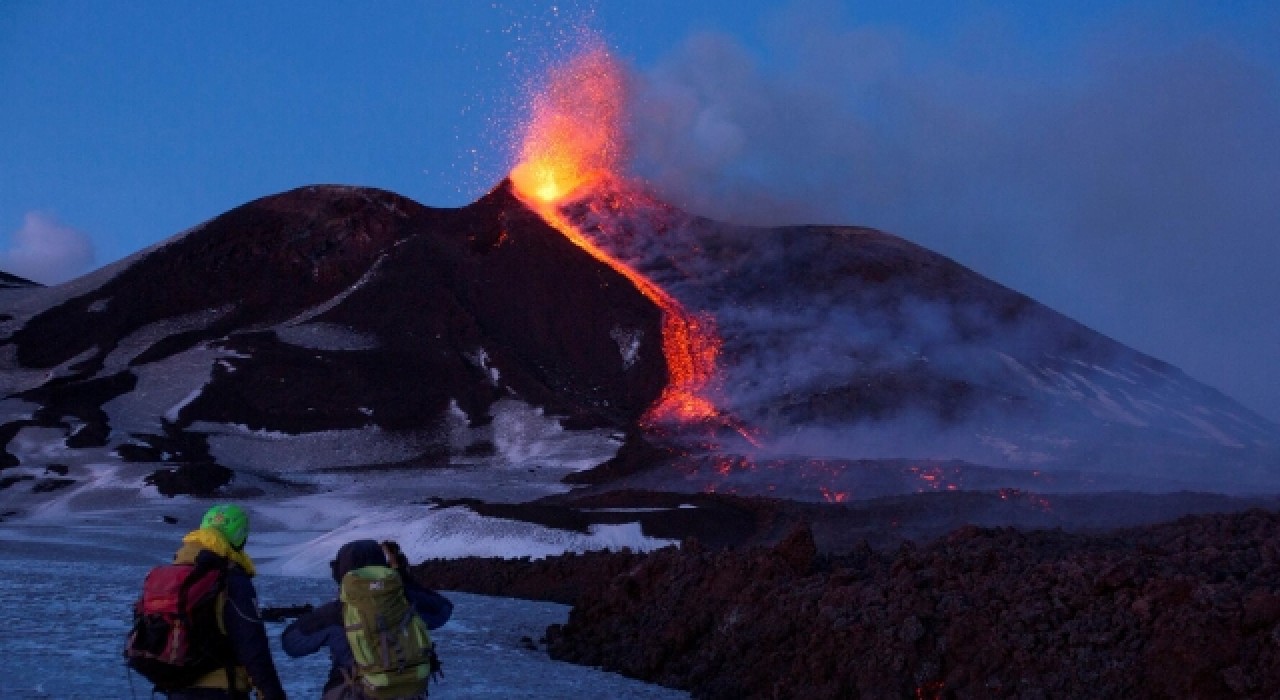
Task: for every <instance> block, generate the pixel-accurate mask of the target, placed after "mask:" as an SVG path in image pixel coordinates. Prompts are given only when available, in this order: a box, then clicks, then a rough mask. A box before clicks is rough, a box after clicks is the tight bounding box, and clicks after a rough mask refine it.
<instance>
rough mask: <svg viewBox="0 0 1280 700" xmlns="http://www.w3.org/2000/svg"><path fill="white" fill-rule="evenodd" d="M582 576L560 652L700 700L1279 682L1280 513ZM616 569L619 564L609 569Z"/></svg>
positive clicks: (764, 554)
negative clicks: (585, 579)
mask: <svg viewBox="0 0 1280 700" xmlns="http://www.w3.org/2000/svg"><path fill="white" fill-rule="evenodd" d="M618 563H619V564H622V565H621V566H610V567H598V568H599V569H600V571H601V574H609V577H608V578H605V577H603V576H602V578H600V579H598V580H597V581H596V584H595V585H592V586H584V587H583V588H582V590H581V593H580V595H579V596H578V598H577V603H576V605H575V607H574V608H573V611H572V613H571V614H570V617H569V621H568V623H567V624H565V625H563V626H553V627H552V628H550V629H549V630H548V639H547V642H548V644H549V648H550V652H551V655H552V656H553V657H555V658H558V659H564V660H570V661H574V662H576V663H582V664H588V665H593V666H601V667H603V668H605V669H607V670H614V671H618V672H621V673H623V674H625V675H629V676H633V677H636V678H641V679H645V680H648V681H653V682H657V683H661V684H663V685H668V686H672V687H678V688H685V689H688V690H691V691H692V692H693V694H694V696H695V697H701V698H741V697H776V698H781V697H807V698H853V697H867V698H901V697H929V698H939V697H954V698H990V697H1010V698H1013V697H1017V698H1050V697H1091V698H1121V697H1123V698H1175V697H1176V698H1187V697H1197V698H1215V697H1221V698H1228V697H1233V698H1234V697H1254V698H1265V697H1276V696H1277V694H1280V514H1278V513H1277V512H1276V511H1274V510H1260V509H1256V510H1249V511H1245V512H1241V513H1236V514H1230V515H1203V516H1188V517H1185V518H1182V519H1180V520H1177V521H1175V522H1172V523H1166V524H1161V525H1154V526H1148V527H1144V528H1135V529H1125V530H1115V531H1111V532H1107V533H1095V534H1071V533H1066V532H1063V531H1060V530H1037V531H1023V530H1018V529H1014V528H1007V527H1002V528H980V527H964V528H960V529H957V530H955V531H953V532H951V533H950V534H948V535H946V536H944V537H942V538H939V539H937V540H934V541H932V542H929V543H926V544H919V545H917V544H914V543H904V544H902V545H900V546H899V547H897V548H893V549H888V550H880V551H878V550H875V549H872V548H871V547H869V546H862V547H857V548H854V549H853V550H851V551H847V552H844V553H841V554H839V555H835V556H827V555H822V554H820V553H819V552H818V548H817V546H816V545H815V543H814V538H813V535H812V533H811V532H810V531H809V530H807V529H804V528H800V529H797V530H796V531H794V532H793V533H792V534H791V535H790V536H788V537H787V538H786V539H785V540H784V541H782V542H780V543H779V544H778V545H776V546H774V547H769V548H750V549H743V550H719V551H715V550H712V549H708V548H705V547H702V546H699V545H698V544H697V543H696V542H692V541H690V542H686V543H685V546H684V547H682V548H680V549H675V548H670V549H664V550H659V551H657V552H653V553H650V554H648V555H646V556H643V557H639V556H637V555H627V556H626V557H624V558H621V559H619V560H618ZM619 570H621V571H622V573H621V574H616V573H613V572H615V571H619Z"/></svg>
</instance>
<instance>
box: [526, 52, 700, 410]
mask: <svg viewBox="0 0 1280 700" xmlns="http://www.w3.org/2000/svg"><path fill="white" fill-rule="evenodd" d="M625 88H626V81H625V76H624V74H623V71H622V68H621V67H620V66H619V65H618V63H617V61H615V60H614V59H613V57H612V56H610V55H609V53H608V52H607V51H606V50H605V49H604V48H603V47H602V46H599V45H598V44H593V45H590V46H589V47H588V48H587V49H586V50H584V51H582V52H581V53H579V54H578V55H576V56H575V57H573V58H572V59H571V60H570V61H568V62H567V63H565V64H564V65H563V66H561V67H559V68H558V69H556V70H554V71H553V72H552V74H551V76H550V80H549V82H548V84H547V85H546V86H545V88H543V90H542V91H541V92H539V93H538V94H537V95H535V96H534V98H533V104H532V114H531V117H530V119H529V121H528V123H527V124H526V127H525V130H524V134H523V139H522V141H521V146H520V162H519V164H518V165H516V167H515V169H513V170H512V172H511V181H512V183H513V184H514V186H515V191H516V193H517V195H518V196H519V197H520V198H521V200H523V201H524V202H525V203H526V204H527V205H528V206H529V207H530V208H531V209H533V210H534V211H536V212H538V214H539V215H540V216H542V218H543V219H545V220H546V221H547V223H548V224H550V225H551V226H553V227H554V228H556V229H557V230H559V231H560V232H561V233H563V234H564V235H565V236H566V237H568V238H569V240H571V241H573V243H575V244H576V245H578V246H579V247H581V248H582V249H583V250H585V251H587V252H588V253H590V254H591V255H592V256H593V257H595V258H596V259H597V260H600V261H601V262H604V263H606V264H608V265H610V266H611V267H613V268H614V269H615V270H617V271H618V272H619V273H621V274H622V275H624V276H625V277H626V278H627V279H628V280H630V281H631V282H632V284H634V285H635V286H636V288H637V289H639V290H640V292H641V293H642V294H644V295H645V296H646V297H647V298H649V299H650V300H651V301H653V303H654V304H657V305H658V307H659V308H660V309H662V313H663V323H662V347H663V354H664V356H665V357H666V361H667V373H668V384H667V388H666V390H665V391H664V392H663V394H662V396H661V397H660V398H659V399H658V401H657V403H655V404H654V406H653V408H652V409H651V410H650V411H649V414H648V416H647V420H648V421H649V422H664V421H691V420H703V419H708V418H713V417H715V416H717V414H718V413H719V411H718V410H717V408H716V406H715V404H714V403H712V402H711V401H710V400H709V399H708V398H707V397H706V395H705V394H706V391H707V388H708V384H709V383H710V382H711V380H712V378H713V377H714V375H715V367H716V356H717V354H718V352H719V349H720V342H719V339H718V337H717V335H716V331H715V323H714V320H713V319H712V318H711V317H710V316H698V315H695V314H691V313H689V312H688V311H687V310H685V308H684V307H683V306H681V304H680V302H678V301H677V300H676V299H675V298H674V297H672V296H671V295H670V294H668V293H667V292H666V291H664V290H663V289H662V288H661V287H659V286H658V285H657V284H655V283H654V282H653V281H652V280H650V279H648V278H647V277H645V276H644V275H642V274H641V273H640V272H638V271H636V270H635V269H633V268H631V267H629V266H628V265H627V264H625V263H624V262H622V261H620V260H618V259H617V258H615V257H614V256H612V255H610V254H609V253H608V252H607V251H605V250H604V249H602V248H601V247H600V246H598V245H596V243H595V242H594V241H592V240H591V238H589V237H588V236H587V235H585V234H584V232H582V231H581V230H579V229H578V228H577V227H576V226H574V224H573V223H572V222H571V221H570V220H569V219H568V218H566V217H565V216H564V215H563V214H562V213H561V211H560V207H561V206H562V205H563V204H566V203H568V202H570V201H573V200H578V199H584V198H587V197H590V196H591V194H592V191H593V189H594V188H597V187H599V186H601V183H603V182H605V181H610V180H618V179H620V176H619V174H618V170H619V168H618V164H619V163H620V162H621V159H622V156H623V153H624V138H623V136H622V127H621V124H622V122H621V118H622V114H623V108H624V101H625V96H626V89H625Z"/></svg>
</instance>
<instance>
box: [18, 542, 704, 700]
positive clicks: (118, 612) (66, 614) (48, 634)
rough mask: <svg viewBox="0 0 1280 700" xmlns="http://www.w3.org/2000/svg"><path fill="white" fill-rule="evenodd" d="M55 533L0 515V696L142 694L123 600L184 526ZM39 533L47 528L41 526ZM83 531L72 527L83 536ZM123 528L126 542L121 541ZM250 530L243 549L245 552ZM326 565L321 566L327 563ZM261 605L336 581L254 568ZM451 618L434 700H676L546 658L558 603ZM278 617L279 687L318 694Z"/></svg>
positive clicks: (485, 601)
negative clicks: (27, 533)
mask: <svg viewBox="0 0 1280 700" xmlns="http://www.w3.org/2000/svg"><path fill="white" fill-rule="evenodd" d="M60 532H61V535H55V539H53V540H50V539H47V538H45V539H41V538H36V539H34V540H33V539H24V538H23V537H22V533H19V532H15V531H14V529H13V528H11V527H10V526H9V525H8V524H4V525H0V539H4V540H5V541H4V543H3V544H4V546H3V548H2V549H0V625H3V627H4V630H5V644H4V653H3V654H0V697H3V698H13V699H14V700H28V699H29V700H54V699H57V700H83V699H89V698H93V699H95V700H96V699H99V698H148V697H151V687H150V684H148V683H147V682H146V681H145V680H144V679H142V678H141V677H139V676H137V675H130V674H127V673H126V670H125V666H124V664H123V659H122V658H121V650H122V649H123V645H124V640H125V637H126V635H127V634H128V629H129V625H130V622H131V607H132V604H133V602H134V600H135V599H136V597H137V595H138V591H139V590H140V588H141V585H142V580H143V577H144V576H145V574H146V571H147V569H148V567H149V566H150V565H153V564H158V563H162V562H164V561H167V560H168V558H169V557H170V556H171V555H172V552H173V550H174V549H176V547H177V544H178V542H179V539H180V537H181V535H182V534H183V532H184V530H183V529H182V528H180V527H178V526H173V525H165V524H162V523H159V522H157V523H154V524H151V525H147V524H146V523H142V522H139V523H135V524H133V525H132V526H131V528H129V529H122V530H120V531H119V532H118V533H116V535H117V539H112V538H108V537H106V536H104V535H103V534H102V533H98V537H93V538H85V537H83V536H77V535H76V534H74V532H71V531H60ZM47 534H49V533H46V535H47ZM85 534H88V532H87V531H86V532H84V533H81V535H85ZM118 538H128V542H129V546H128V547H127V548H121V540H120V539H118ZM254 544H255V542H254V540H250V546H249V550H250V552H251V554H252V553H254V552H253V550H254ZM326 568H327V567H326ZM255 586H256V587H257V590H258V595H259V601H260V603H261V604H262V605H265V606H283V605H296V604H301V603H307V602H309V603H312V604H319V603H322V602H325V601H327V600H331V599H332V598H334V597H335V594H336V585H335V584H334V583H333V581H332V580H330V579H328V578H327V577H325V578H319V577H316V578H303V577H285V576H272V575H267V574H263V575H259V576H258V577H257V578H256V579H255ZM445 594H446V595H447V596H448V597H449V598H450V599H451V600H452V601H453V603H454V605H455V608H454V614H453V619H452V620H450V622H449V623H448V624H446V625H445V626H444V627H442V628H440V629H439V630H436V631H434V632H433V633H432V636H433V638H434V639H435V641H436V643H437V645H438V647H439V650H440V655H441V658H442V660H443V664H444V672H445V678H444V680H443V681H441V682H438V683H433V685H432V687H431V697H432V698H514V697H536V698H565V699H572V700H579V699H580V698H584V697H608V698H620V699H627V698H636V699H640V698H680V697H688V696H687V694H685V693H681V692H678V691H674V690H670V689H667V688H661V687H658V686H653V685H647V684H644V683H641V682H639V681H633V680H630V679H627V678H623V677H621V676H618V675H615V674H611V673H605V672H603V671H599V670H597V669H592V668H587V667H582V666H574V665H571V664H565V663H559V662H555V661H551V660H550V659H549V657H548V656H547V655H546V652H545V651H543V650H542V649H541V648H539V649H528V648H526V647H525V645H524V644H522V641H521V640H522V638H524V637H528V638H530V639H532V640H538V639H540V638H541V637H542V634H543V632H544V631H545V630H546V628H547V626H548V625H550V624H553V623H557V622H564V621H565V619H566V618H567V616H568V607H567V606H563V605H556V604H552V603H535V602H529V601H521V600H514V599H504V598H490V597H485V596H475V595H468V594H463V593H453V592H445ZM284 627H285V623H283V622H282V623H268V625H267V633H268V637H269V639H270V642H271V647H272V653H273V656H274V657H275V662H276V668H277V670H278V671H279V673H280V677H281V681H282V682H283V684H284V687H285V691H286V692H287V693H288V694H289V695H290V697H296V698H314V697H319V695H320V689H321V687H322V685H323V683H324V680H325V678H326V677H327V675H328V664H329V659H328V655H327V654H324V653H320V654H314V655H312V656H309V657H305V658H303V659H291V658H288V657H287V656H285V655H284V653H283V652H282V651H281V649H280V634H281V633H282V632H283V630H284Z"/></svg>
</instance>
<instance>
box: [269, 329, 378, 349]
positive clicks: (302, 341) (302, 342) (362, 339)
mask: <svg viewBox="0 0 1280 700" xmlns="http://www.w3.org/2000/svg"><path fill="white" fill-rule="evenodd" d="M275 333H276V337H277V338H279V339H280V340H281V341H282V342H285V343H288V344H290V345H296V346H298V347H300V348H307V349H309V350H326V351H337V352H350V351H356V350H374V349H376V348H377V347H378V339H377V338H376V337H375V336H373V335H370V334H368V333H361V332H359V331H357V330H354V329H351V328H348V327H346V326H340V325H338V324H336V323H299V324H293V325H283V326H279V327H278V328H276V329H275Z"/></svg>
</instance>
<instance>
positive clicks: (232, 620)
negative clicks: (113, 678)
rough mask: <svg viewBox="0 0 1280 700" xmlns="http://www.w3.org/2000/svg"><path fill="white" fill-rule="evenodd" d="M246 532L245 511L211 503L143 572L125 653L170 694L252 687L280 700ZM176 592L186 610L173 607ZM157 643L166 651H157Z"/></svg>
mask: <svg viewBox="0 0 1280 700" xmlns="http://www.w3.org/2000/svg"><path fill="white" fill-rule="evenodd" d="M248 538H249V516H248V514H247V513H245V511H244V509H242V508H240V507H239V506H237V505H234V504H221V505H216V506H213V507H212V508H210V509H209V510H208V512H206V513H205V514H204V518H203V519H202V520H201V522H200V528H199V529H198V530H194V531H192V532H190V533H188V534H187V535H186V536H185V537H183V538H182V546H181V547H180V548H179V549H178V552H177V554H175V555H174V557H173V565H165V566H158V567H156V568H154V569H152V572H151V573H150V574H148V576H147V582H146V583H145V584H144V592H143V596H142V599H141V600H139V601H138V607H137V618H138V621H137V622H136V623H135V627H134V631H133V632H132V633H131V634H130V637H129V644H128V646H127V647H126V649H125V657H126V659H128V660H129V663H130V666H132V667H133V668H134V669H136V670H139V671H140V672H141V673H143V675H145V676H147V677H148V678H150V679H152V680H153V682H155V683H156V690H157V691H158V692H162V693H166V694H167V695H168V698H169V700H249V698H250V690H251V689H252V690H256V691H257V697H258V698H259V699H260V700H285V693H284V689H283V688H282V687H281V685H280V677H279V676H278V675H277V674H276V667H275V663H274V662H273V661H272V660H271V650H270V647H269V645H268V642H267V631H266V628H265V627H264V626H263V623H262V618H261V617H260V616H259V614H258V594H257V592H256V591H255V590H254V587H253V581H252V580H251V578H252V577H253V576H254V573H255V571H254V566H253V561H252V560H251V559H250V558H249V555H248V554H246V553H245V552H244V544H245V541H246V540H247V539H248ZM174 593H176V594H177V599H178V600H182V601H186V604H187V606H186V609H183V606H182V605H181V604H179V605H177V606H175V604H174ZM197 599H199V600H197ZM166 605H167V607H166ZM193 611H194V612H193ZM166 614H167V617H166ZM184 623H185V624H184ZM211 627H212V628H216V629H209V628H211ZM188 628H189V629H188ZM175 629H176V631H177V632H178V633H176V634H175ZM157 647H160V648H162V649H163V650H165V651H167V652H168V653H167V654H161V655H157V654H156V653H154V652H156V650H157ZM175 649H176V650H180V651H179V652H178V653H177V654H176V656H177V657H178V658H174V655H175V652H174V650H175ZM148 664H149V665H148ZM175 664H176V665H177V666H178V668H177V670H175ZM208 669H212V670H208Z"/></svg>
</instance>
